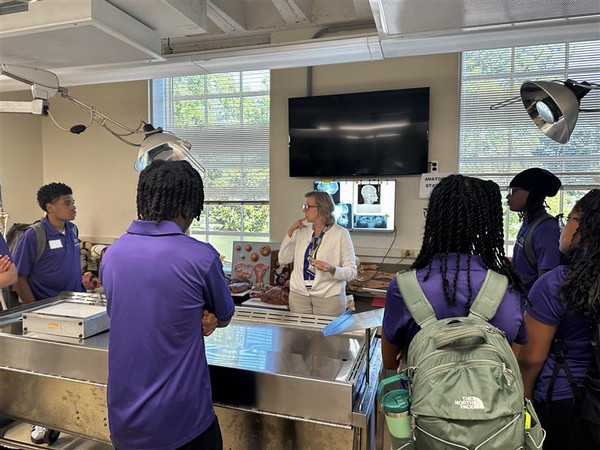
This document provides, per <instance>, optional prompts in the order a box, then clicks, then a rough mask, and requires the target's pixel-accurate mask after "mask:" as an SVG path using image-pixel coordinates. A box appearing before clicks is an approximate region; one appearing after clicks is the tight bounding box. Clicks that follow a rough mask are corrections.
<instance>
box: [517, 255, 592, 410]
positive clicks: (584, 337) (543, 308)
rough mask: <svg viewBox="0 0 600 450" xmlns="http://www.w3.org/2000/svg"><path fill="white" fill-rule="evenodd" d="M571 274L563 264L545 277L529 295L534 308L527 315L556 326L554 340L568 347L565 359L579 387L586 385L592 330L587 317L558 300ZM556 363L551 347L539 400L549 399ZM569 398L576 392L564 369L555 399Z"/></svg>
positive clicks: (538, 388)
mask: <svg viewBox="0 0 600 450" xmlns="http://www.w3.org/2000/svg"><path fill="white" fill-rule="evenodd" d="M568 273H569V269H568V268H567V267H565V266H562V265H561V266H558V267H556V268H555V269H553V270H551V271H550V272H548V273H545V274H544V275H542V276H541V277H540V279H539V280H538V281H536V283H535V284H534V285H533V288H532V289H531V292H530V293H529V299H530V300H531V303H532V305H531V306H528V307H527V314H530V315H531V317H533V318H534V319H536V320H538V321H539V322H542V323H545V324H546V325H553V326H556V327H557V328H556V334H555V335H554V337H555V338H558V339H560V340H562V341H563V342H564V343H565V344H566V346H567V353H566V355H565V359H566V361H567V365H568V366H569V369H571V373H572V374H573V377H574V378H575V379H576V380H577V382H578V384H579V385H583V382H582V380H583V378H584V376H585V372H586V370H587V368H588V366H589V364H590V361H591V359H592V347H591V344H590V339H591V336H592V330H591V326H590V324H589V322H588V321H587V320H586V318H585V317H584V316H582V315H580V314H577V313H576V312H573V311H571V310H568V309H567V308H566V305H565V303H564V302H563V301H562V300H561V299H560V297H559V289H560V286H561V285H562V284H563V282H564V280H565V278H566V277H567V275H568ZM555 362H556V358H555V357H554V352H553V351H552V347H551V348H550V352H549V353H548V358H546V362H545V363H544V367H543V368H542V371H541V372H540V374H539V376H538V379H537V381H536V383H535V389H534V392H533V397H534V398H535V399H536V400H538V401H541V400H545V399H546V394H547V393H548V388H549V386H550V379H551V378H552V371H553V370H554V365H555ZM569 398H573V391H572V390H571V387H570V386H569V382H568V380H567V376H566V374H565V373H564V371H562V370H561V371H560V372H559V374H558V378H557V379H556V382H555V384H554V391H553V393H552V400H553V401H554V400H566V399H569Z"/></svg>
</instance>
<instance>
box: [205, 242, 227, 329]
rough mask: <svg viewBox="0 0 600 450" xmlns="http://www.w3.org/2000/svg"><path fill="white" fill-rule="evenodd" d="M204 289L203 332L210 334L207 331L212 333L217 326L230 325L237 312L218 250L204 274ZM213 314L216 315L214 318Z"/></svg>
mask: <svg viewBox="0 0 600 450" xmlns="http://www.w3.org/2000/svg"><path fill="white" fill-rule="evenodd" d="M202 291H203V298H204V312H203V314H202V332H203V333H204V334H205V336H208V334H206V332H209V334H210V333H212V332H213V331H214V329H215V328H223V327H226V326H227V325H229V322H230V321H231V317H233V314H234V312H235V305H234V304H233V299H232V298H231V291H230V290H229V286H228V285H227V281H226V280H225V274H224V273H223V266H222V265H221V260H220V259H219V256H218V253H217V252H216V251H215V259H214V261H213V263H212V265H211V267H210V268H209V270H208V271H207V272H206V274H205V276H204V286H203V288H202ZM212 315H214V316H215V317H214V319H213V317H212ZM215 319H216V323H215ZM211 328H212V329H211Z"/></svg>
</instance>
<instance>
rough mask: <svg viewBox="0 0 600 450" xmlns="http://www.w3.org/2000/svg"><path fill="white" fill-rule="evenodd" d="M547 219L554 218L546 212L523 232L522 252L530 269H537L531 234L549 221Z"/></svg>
mask: <svg viewBox="0 0 600 450" xmlns="http://www.w3.org/2000/svg"><path fill="white" fill-rule="evenodd" d="M549 219H556V217H554V216H553V215H552V214H548V213H547V212H545V213H544V214H542V215H541V216H539V217H538V218H537V219H535V220H534V221H533V222H532V224H531V225H529V228H528V229H527V231H526V232H525V236H524V240H523V250H524V251H525V257H526V258H527V261H528V262H529V265H530V266H531V267H535V268H536V269H537V256H536V254H535V252H534V251H533V233H534V232H535V229H536V228H537V227H538V226H539V225H540V224H541V223H542V222H545V221H546V220H549Z"/></svg>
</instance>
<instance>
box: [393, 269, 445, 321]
mask: <svg viewBox="0 0 600 450" xmlns="http://www.w3.org/2000/svg"><path fill="white" fill-rule="evenodd" d="M396 281H397V282H398V289H400V295H402V299H403V300H404V304H405V305H406V308H407V309H408V312H409V313H410V315H411V316H412V318H413V319H414V320H415V322H417V325H419V326H420V327H421V328H424V327H426V326H427V325H429V324H430V323H432V322H435V321H436V320H437V318H436V316H435V312H434V311H433V308H432V307H431V304H430V303H429V300H427V297H425V294H424V293H423V289H421V285H420V284H419V281H418V280H417V272H416V271H415V270H407V271H404V272H398V273H397V274H396Z"/></svg>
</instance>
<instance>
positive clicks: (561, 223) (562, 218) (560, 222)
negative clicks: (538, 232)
mask: <svg viewBox="0 0 600 450" xmlns="http://www.w3.org/2000/svg"><path fill="white" fill-rule="evenodd" d="M556 217H558V226H559V227H560V229H561V230H562V229H563V228H565V227H566V226H567V225H568V223H569V222H570V221H571V220H575V221H577V222H579V221H580V220H581V219H580V218H579V217H575V216H567V217H565V216H564V214H559V215H558V216H556Z"/></svg>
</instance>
